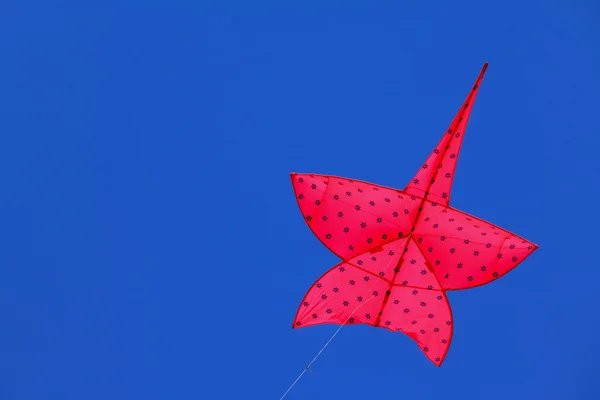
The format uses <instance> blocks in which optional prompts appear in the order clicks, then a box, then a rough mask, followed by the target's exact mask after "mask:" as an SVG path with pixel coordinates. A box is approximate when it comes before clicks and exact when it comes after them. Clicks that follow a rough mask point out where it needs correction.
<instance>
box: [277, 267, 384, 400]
mask: <svg viewBox="0 0 600 400" xmlns="http://www.w3.org/2000/svg"><path fill="white" fill-rule="evenodd" d="M380 278H381V276H379V277H377V279H375V282H373V285H372V286H371V289H369V291H371V290H372V289H373V288H374V287H375V285H376V284H377V281H379V279H380ZM373 298H375V296H374V295H371V296H370V297H369V298H368V299H367V300H366V301H365V302H363V303H361V304H359V305H358V306H357V307H356V308H355V309H354V310H353V311H352V312H351V313H350V315H348V318H346V320H345V321H344V323H343V324H341V325H340V326H339V328H337V330H336V331H335V332H334V333H333V335H331V337H330V338H329V340H328V341H327V342H326V343H325V345H324V346H323V347H322V348H321V350H319V352H318V353H317V355H316V356H314V358H313V359H312V360H311V362H309V363H308V364H306V367H304V369H303V370H302V372H301V373H300V375H298V377H297V378H296V380H295V381H294V382H292V384H291V385H290V387H288V389H287V390H286V391H285V393H284V394H283V396H281V397H280V399H279V400H283V399H284V398H285V396H287V394H288V393H289V392H290V390H292V388H293V387H294V386H296V383H298V381H299V380H300V379H301V378H302V376H304V374H305V373H306V371H308V370H310V367H311V366H312V365H313V364H314V362H315V361H317V358H319V356H320V355H321V353H323V351H325V349H326V348H327V346H329V343H331V341H332V340H333V339H334V338H335V337H336V336H337V334H338V333H340V331H341V330H342V328H343V327H344V326H346V324H347V323H348V321H349V320H350V318H351V317H352V316H353V315H354V313H355V312H356V311H358V309H359V308H361V307H362V306H364V305H365V304H367V303H368V302H369V301H371V300H372V299H373Z"/></svg>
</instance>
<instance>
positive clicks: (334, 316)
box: [291, 67, 537, 366]
mask: <svg viewBox="0 0 600 400" xmlns="http://www.w3.org/2000/svg"><path fill="white" fill-rule="evenodd" d="M484 71H485V67H484V69H483V70H482V73H481V74H480V77H479V78H478V80H477V82H476V84H475V86H474V88H473V90H472V91H471V93H470V94H469V96H468V97H467V100H466V101H465V103H464V104H463V107H462V108H461V110H460V111H459V113H458V114H457V116H456V117H455V119H454V121H453V123H452V125H451V127H450V129H449V130H448V131H449V132H450V133H448V132H447V133H446V134H445V135H444V137H443V138H442V140H441V141H440V143H439V144H438V146H437V147H436V149H435V150H434V152H432V154H431V156H430V157H429V159H428V160H427V162H426V163H425V164H424V165H423V167H422V168H421V169H420V170H419V172H418V173H417V175H416V176H415V178H414V179H413V180H412V181H411V182H410V183H409V185H408V186H407V187H406V189H405V190H396V189H391V188H387V187H384V186H379V185H374V184H371V183H367V182H363V181H357V180H352V179H347V178H340V177H335V176H328V175H318V174H292V175H291V178H292V184H293V188H294V191H295V194H296V199H297V201H298V205H299V207H300V210H301V212H302V215H303V216H304V219H305V221H306V223H307V224H308V226H309V227H310V229H311V230H312V232H313V233H314V234H315V236H317V238H318V239H319V240H320V241H321V242H322V243H323V244H324V245H325V246H326V247H327V248H328V249H329V250H331V251H332V252H333V253H334V254H336V255H337V256H338V257H339V258H340V259H341V261H340V263H339V264H338V265H336V266H334V267H333V268H331V269H330V270H329V271H327V272H326V273H325V274H324V275H323V276H321V277H320V278H319V279H317V281H316V282H315V283H314V284H313V285H312V287H311V288H310V289H309V291H308V292H307V293H306V295H305V297H304V299H303V300H302V302H301V303H300V306H299V308H298V311H297V314H296V317H295V320H294V323H293V326H294V327H296V328H298V327H305V326H310V325H317V324H323V323H334V324H358V323H361V324H368V325H371V326H375V327H381V328H387V329H389V330H392V331H402V332H403V333H405V334H406V335H408V336H409V337H411V338H412V339H414V340H415V341H416V342H417V343H418V345H419V347H420V348H421V350H422V351H423V352H424V353H425V355H426V356H427V357H428V358H429V359H430V360H431V361H432V362H433V363H435V364H436V365H438V366H439V365H441V364H442V362H443V360H444V357H445V356H446V353H447V351H448V348H449V346H450V342H451V340H452V330H453V318H452V310H451V308H450V304H449V302H448V298H447V296H446V291H448V290H459V289H468V288H472V287H476V286H480V285H484V284H486V283H489V282H491V281H493V280H495V279H498V278H499V277H501V276H503V275H505V274H506V273H508V272H509V271H510V270H512V269H513V268H515V267H516V266H517V265H518V264H519V263H521V262H522V261H523V260H524V259H525V258H527V257H528V256H529V255H530V254H531V253H532V252H533V251H535V250H536V249H537V246H536V245H535V244H533V243H531V242H529V241H527V240H525V239H523V238H521V237H519V236H517V235H515V234H513V233H511V232H508V231H506V230H504V229H502V228H499V227H497V226H495V225H493V224H490V223H489V222H486V221H483V220H481V219H479V218H476V217H474V216H471V215H468V214H466V213H464V212H462V211H459V210H457V209H454V208H452V207H450V206H449V204H448V202H449V193H450V189H451V184H452V174H453V172H454V169H455V166H456V160H457V155H458V151H459V148H460V144H461V141H462V136H463V133H464V130H465V129H466V123H467V120H468V116H469V112H470V110H471V107H472V102H473V100H474V98H475V95H476V92H477V88H478V87H479V83H480V81H481V78H482V76H483V72H484ZM440 165H441V166H440Z"/></svg>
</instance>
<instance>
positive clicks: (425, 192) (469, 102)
mask: <svg viewBox="0 0 600 400" xmlns="http://www.w3.org/2000/svg"><path fill="white" fill-rule="evenodd" d="M487 66H488V63H485V64H484V66H483V68H482V70H481V72H480V74H479V77H478V78H477V80H476V83H475V86H474V87H473V90H471V91H470V92H469V95H468V96H467V99H466V100H465V102H464V103H463V107H462V108H461V109H460V111H459V113H458V114H457V115H456V117H455V118H454V120H453V122H452V124H451V127H454V128H456V131H455V132H457V131H458V129H459V127H460V129H461V131H462V132H463V133H464V131H465V130H466V126H467V123H468V119H469V114H470V112H471V108H472V106H473V103H474V100H475V97H476V95H477V92H478V90H477V89H478V88H479V85H480V83H481V81H482V79H483V76H484V74H485V71H486V69H487ZM463 116H464V121H463ZM461 121H462V122H461ZM448 133H450V134H451V135H450V138H451V137H452V136H453V135H452V133H453V132H452V129H450V130H449V131H448ZM445 136H446V135H445ZM445 136H444V138H443V139H442V141H441V142H440V144H439V145H438V148H443V147H442V146H445V150H442V151H441V153H442V154H441V155H440V156H437V155H436V156H434V153H432V154H431V155H430V156H429V158H428V159H427V161H426V164H425V166H424V167H423V169H425V168H426V166H427V163H428V162H430V161H431V162H432V164H431V165H435V164H433V161H435V162H436V163H437V162H440V160H441V159H442V158H443V157H444V154H445V153H446V151H447V150H448V149H449V148H450V144H451V142H450V141H451V140H452V139H446V138H445ZM456 137H458V134H457V136H456ZM461 144H462V137H461V139H460V141H459V142H458V149H457V150H455V151H456V153H457V156H458V154H459V152H460V147H461ZM435 154H438V152H437V148H436V153H435ZM452 156H454V154H452ZM456 158H458V157H456ZM440 168H441V165H440ZM455 168H456V163H454V164H453V165H452V167H451V169H450V170H449V171H450V172H451V173H452V174H451V177H452V179H450V182H449V185H448V187H447V188H444V189H445V190H447V193H446V192H444V193H443V195H441V196H440V194H439V193H438V192H436V190H437V188H435V189H433V190H432V185H433V183H434V181H435V179H434V178H436V177H437V174H438V173H439V172H440V171H439V170H437V169H435V170H434V171H435V172H428V171H425V172H423V170H419V172H417V175H416V176H415V179H414V180H413V182H411V183H409V184H408V185H407V186H406V187H405V189H404V190H402V191H401V192H404V193H405V194H407V195H409V196H410V195H412V196H418V197H422V200H421V202H420V205H419V209H422V207H423V205H424V204H425V202H426V201H428V200H429V201H430V202H437V201H439V202H440V203H441V204H442V205H444V206H445V207H448V208H449V209H451V208H452V207H450V205H449V201H450V191H451V187H452V181H453V180H454V170H455ZM420 174H421V175H420ZM296 175H297V174H295V173H292V174H291V178H292V184H294V177H295V176H296ZM308 175H310V174H308ZM315 175H317V174H315ZM418 177H421V178H426V179H421V181H423V182H429V183H427V185H426V187H425V188H421V187H418V186H419V185H417V184H418V183H419V180H418V179H416V178H418ZM447 177H448V176H447ZM328 178H334V179H335V178H338V179H343V180H346V179H347V178H341V177H334V176H328ZM352 182H360V183H364V184H367V185H369V186H372V187H379V188H384V189H387V190H393V191H397V192H400V191H398V190H397V189H394V188H389V187H385V186H382V185H376V184H372V183H370V182H364V181H360V180H356V179H353V180H352ZM446 182H447V181H446ZM326 183H327V182H326ZM413 183H414V185H413ZM438 186H439V185H438ZM313 189H314V187H313ZM430 191H432V193H430ZM296 201H297V202H298V206H299V207H300V208H301V209H302V205H301V204H300V202H299V198H298V197H297V198H296ZM456 211H458V212H460V213H462V214H463V215H465V216H467V217H472V218H474V219H476V220H479V221H481V222H485V223H487V224H489V226H490V227H493V229H494V228H498V229H500V230H503V229H502V228H500V227H498V226H497V225H495V224H492V223H489V222H487V221H484V220H482V219H481V218H478V217H475V216H472V215H470V214H468V213H465V212H463V211H461V210H456ZM418 220H419V216H417V217H416V219H415V220H414V221H413V222H412V225H411V226H412V227H414V226H415V225H416V224H417V222H418ZM305 222H306V221H305ZM307 225H308V226H309V228H310V229H311V231H313V233H314V234H315V236H317V238H318V239H319V240H320V241H321V243H323V245H325V246H326V247H328V248H329V246H327V244H326V243H325V242H324V241H323V239H322V238H321V237H319V235H318V234H317V232H315V231H314V230H313V227H312V226H311V225H310V224H308V223H307ZM509 233H510V232H509ZM510 234H511V235H512V236H514V237H515V238H519V239H522V240H524V239H523V238H522V237H520V236H519V235H516V234H513V233H510ZM411 235H412V231H411V234H409V235H408V236H409V237H410V236H411ZM528 242H529V243H530V244H531V245H532V246H533V251H531V252H530V253H529V254H527V255H526V256H525V257H522V258H520V259H519V261H518V262H517V263H516V264H514V266H513V267H512V268H510V269H509V270H508V271H507V272H505V273H504V274H506V273H508V272H510V271H512V269H514V268H516V266H518V265H519V264H520V263H522V262H523V261H524V260H525V258H527V257H528V256H529V255H531V253H533V252H534V251H535V250H537V248H538V246H537V245H535V244H533V243H532V242H530V241H528ZM408 243H409V241H408V239H407V241H406V244H405V245H404V247H405V249H406V246H408ZM523 243H525V241H524V242H523ZM330 250H332V249H331V248H330ZM332 252H333V253H334V254H335V251H333V250H332ZM336 255H337V256H338V257H340V258H341V259H342V260H345V258H344V257H342V256H341V255H339V254H336ZM403 256H404V255H402V256H401V258H400V261H398V265H400V263H401V261H402V257H403ZM513 261H514V260H513ZM334 268H336V267H334ZM330 271H331V269H330V270H328V271H326V272H325V273H324V274H323V275H322V276H321V278H319V279H318V280H317V281H315V282H314V283H313V285H312V286H311V288H310V289H309V291H308V292H307V294H308V293H309V292H310V291H311V289H312V288H313V287H314V286H315V285H316V284H317V282H319V281H320V280H321V279H322V278H323V277H324V276H325V275H327V274H328V273H329V272H330ZM379 279H380V276H379V277H378V278H377V279H375V281H374V282H373V284H372V286H371V289H370V290H369V291H367V292H366V293H369V292H370V291H371V290H372V289H373V288H374V287H375V285H376V284H377V282H378V281H379ZM487 283H489V281H488V282H482V283H480V284H476V285H471V286H469V287H468V288H473V287H477V286H482V285H484V284H487ZM441 289H442V290H443V293H445V292H446V291H447V290H457V289H453V288H446V289H443V288H441ZM366 293H365V294H366ZM444 298H445V301H446V303H447V306H448V310H449V313H450V318H451V320H453V316H452V308H451V307H450V304H449V303H448V299H447V296H444ZM372 299H373V296H370V297H368V298H367V300H366V301H364V302H362V303H360V304H359V305H358V306H357V307H355V308H354V310H353V311H352V312H351V313H350V314H349V315H348V317H347V318H346V319H345V320H344V321H343V323H340V322H331V321H323V322H315V323H312V324H310V326H312V325H319V324H325V323H329V324H331V323H336V324H339V325H340V326H339V327H338V328H337V330H336V331H335V332H334V333H333V335H332V336H331V338H330V339H329V340H328V341H327V342H326V343H325V345H324V346H323V347H322V348H321V350H320V351H319V352H318V353H317V354H316V355H315V357H314V358H313V359H312V360H311V361H310V362H309V363H308V364H307V365H306V367H305V368H304V369H303V370H302V372H301V373H300V374H299V375H298V377H297V378H296V380H295V381H294V382H293V383H292V384H291V385H290V386H289V388H288V389H287V390H286V392H285V393H284V394H283V396H282V397H281V398H280V400H282V399H284V398H285V397H286V395H287V394H288V393H289V392H290V390H291V389H292V388H293V387H294V386H295V385H296V383H297V382H298V381H299V380H300V379H301V378H302V376H303V375H304V374H305V373H306V371H310V367H311V366H312V364H313V363H314V362H315V361H316V360H317V358H318V357H319V356H320V355H321V354H322V353H323V351H324V350H325V349H326V348H327V346H328V345H329V344H330V343H331V341H332V340H333V339H334V338H335V337H336V336H337V334H338V333H339V332H340V331H341V329H342V328H343V327H344V326H345V325H346V324H347V323H348V322H349V320H350V319H351V317H352V316H353V315H354V314H355V313H356V311H358V309H359V308H361V307H363V306H364V305H366V304H367V303H368V302H369V301H370V300H372ZM383 307H385V303H384V305H383V306H382V309H383ZM301 308H302V303H301V304H300V306H299V307H298V311H297V312H296V316H295V318H294V321H297V320H298V316H299V313H300V310H301ZM379 315H381V313H379ZM339 321H342V320H341V319H340V320H339ZM298 325H300V324H299V323H298ZM370 325H371V324H370ZM372 326H375V327H383V326H380V325H379V317H378V319H377V321H376V323H375V325H372ZM298 327H301V326H296V324H292V328H298ZM452 330H453V324H452V326H450V336H449V341H448V346H447V347H446V348H445V350H444V352H443V356H442V357H441V361H443V359H444V358H445V356H446V353H447V352H448V350H449V349H450V343H451V341H452ZM401 331H402V330H401ZM403 333H404V332H403ZM423 333H424V332H423ZM409 337H410V336H409ZM413 339H414V338H413ZM432 361H433V359H432ZM436 361H438V359H436ZM437 365H438V366H439V365H441V362H440V363H439V364H437Z"/></svg>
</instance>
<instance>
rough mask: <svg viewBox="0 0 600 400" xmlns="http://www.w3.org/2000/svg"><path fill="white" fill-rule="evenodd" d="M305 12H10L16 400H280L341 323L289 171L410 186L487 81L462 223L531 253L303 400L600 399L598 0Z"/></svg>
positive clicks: (69, 5)
mask: <svg viewBox="0 0 600 400" xmlns="http://www.w3.org/2000/svg"><path fill="white" fill-rule="evenodd" d="M211 3H212V4H211ZM301 3H302V4H300V3H298V2H295V3H294V4H291V3H290V2H281V1H269V2H265V1H243V2H242V1H237V2H233V1H229V2H228V1H220V2H218V1H213V2H208V1H168V2H167V1H161V2H159V1H152V0H151V1H147V0H146V1H114V0H103V1H96V2H88V1H74V0H63V1H29V0H4V1H2V3H1V4H0V46H1V47H0V50H1V51H2V59H1V62H0V76H1V78H0V182H1V185H2V195H1V196H0V272H1V275H0V377H1V378H0V398H2V399H7V400H22V399H27V400H29V399H31V400H41V399H61V400H82V399H85V400H94V399H98V400H106V399H111V400H120V399H123V400H130V399H137V398H140V399H142V398H143V399H147V400H154V399H165V400H166V399H169V400H171V399H202V400H204V399H206V400H209V399H261V400H262V399H265V400H266V399H276V400H277V399H279V397H280V396H281V394H282V393H283V392H284V390H285V389H286V388H287V386H288V385H289V384H290V383H291V381H292V380H293V379H294V378H295V377H296V376H297V374H298V373H299V372H300V371H301V370H302V368H303V366H304V365H305V364H306V363H307V362H308V361H309V360H310V359H311V358H312V357H313V355H314V354H315V352H316V351H317V350H318V349H319V348H321V346H322V345H323V343H324V342H325V341H326V340H327V338H329V336H330V335H331V334H332V333H333V331H334V330H335V328H336V326H333V325H322V326H316V327H310V328H306V329H299V330H292V329H291V322H292V320H293V317H294V314H295V312H296V308H297V306H298V303H299V302H300V300H301V299H302V297H303V295H304V293H305V292H306V290H307V289H308V288H309V287H310V285H311V284H312V283H313V281H314V280H315V279H317V278H318V277H319V276H320V275H321V274H322V273H323V272H324V271H325V270H326V269H328V268H330V267H331V266H332V265H333V264H334V263H335V262H336V258H335V256H333V255H332V254H330V253H329V252H328V250H327V249H326V248H324V247H323V246H322V245H321V243H320V242H319V241H318V240H317V239H316V238H315V237H314V236H313V235H312V233H311V232H310V231H309V229H308V228H307V227H306V226H305V224H304V222H303V220H302V217H301V215H300V212H299V210H298V209H297V205H296V201H295V198H294V194H293V191H292V187H291V184H290V179H289V175H288V174H289V172H292V171H296V172H316V173H323V174H333V175H340V176H345V177H350V178H356V179H362V180H366V181H369V182H373V183H377V184H381V185H386V186H392V187H397V188H403V187H404V185H405V184H406V183H407V181H408V179H410V178H411V177H412V176H413V175H414V173H415V172H416V170H417V169H418V168H419V166H420V165H421V163H422V162H423V161H424V160H425V158H426V157H427V155H428V154H429V152H430V151H431V150H432V148H433V146H435V144H436V143H437V142H438V140H439V138H440V136H441V135H442V134H443V132H444V131H445V130H446V128H447V126H448V125H449V124H450V122H451V119H452V117H453V116H454V115H455V113H456V111H457V109H458V107H460V105H461V103H462V101H463V100H464V98H465V96H466V95H467V93H468V91H469V89H470V87H471V85H472V83H473V82H474V80H475V78H476V77H477V74H478V72H479V70H480V68H481V66H482V64H483V63H484V62H486V61H488V62H489V63H490V66H489V69H488V71H487V74H486V77H485V79H484V82H483V84H482V86H481V90H480V93H479V96H478V98H477V102H476V104H475V107H474V110H473V114H472V117H471V122H470V124H469V128H468V130H467V133H466V137H465V142H464V145H463V151H462V153H461V160H460V162H459V164H458V169H457V171H456V173H457V175H456V179H455V180H454V189H453V197H452V202H451V205H452V206H454V207H457V208H459V209H461V210H464V211H466V212H468V213H470V214H474V215H476V216H478V217H480V218H483V219H486V220H489V221H491V222H493V223H495V224H497V225H499V226H501V227H503V228H506V229H508V230H510V231H513V232H515V233H517V234H519V235H521V236H523V237H525V238H527V239H529V240H531V241H533V242H535V243H537V244H538V245H539V246H540V249H539V250H538V251H537V252H535V253H534V254H533V255H532V256H531V257H529V258H528V259H527V261H526V262H524V263H523V264H521V265H520V266H519V267H518V268H517V269H515V270H514V271H513V272H511V273H510V274H508V275H507V276H505V277H503V278H502V279H500V280H499V281H497V282H494V283H492V284H489V285H486V286H483V287H480V288H477V289H472V290H467V291H461V292H452V293H450V294H449V297H450V301H451V304H452V307H453V312H454V318H455V330H454V338H453V342H452V347H451V348H450V351H449V353H448V356H447V358H446V361H445V363H444V365H443V366H442V367H441V368H437V367H435V366H434V365H432V364H431V362H430V361H428V360H427V359H426V358H425V357H424V355H423V354H422V353H421V351H420V350H419V348H418V347H417V346H416V344H415V343H414V342H412V341H411V340H410V339H409V338H407V337H405V336H404V335H402V334H401V333H396V334H394V333H391V332H389V331H387V330H384V329H375V328H371V327H366V326H352V327H348V328H347V329H344V330H342V332H341V333H340V335H339V336H338V337H337V338H336V340H335V341H334V342H333V343H332V345H331V346H330V347H329V348H328V349H327V351H326V352H325V353H324V354H323V356H322V358H320V359H319V360H318V362H317V363H316V364H315V365H314V368H313V373H312V374H308V375H306V376H305V377H304V378H303V380H302V381H301V382H300V383H299V384H298V385H297V386H296V387H295V388H294V390H293V391H292V392H291V393H290V394H289V396H288V397H287V398H286V400H296V399H311V400H313V399H328V400H329V399H348V400H355V399H361V400H362V399H377V398H384V397H385V398H389V399H447V400H451V399H460V400H467V399H486V400H494V399H502V400H504V399H506V398H510V399H512V400H520V399H528V400H529V399H545V400H553V399H561V400H562V399H577V400H579V399H582V400H584V399H597V398H600V392H599V391H598V385H597V384H595V383H594V380H595V379H597V377H598V373H599V372H600V370H599V368H598V364H597V360H598V357H599V356H600V342H599V340H598V332H599V330H600V313H599V312H598V306H599V301H598V295H597V291H598V287H597V285H598V282H599V281H600V272H599V271H600V269H599V268H598V266H599V265H598V249H599V246H598V226H599V222H600V219H599V216H598V211H597V210H598V206H597V202H596V199H597V198H598V197H599V196H600V156H599V155H598V149H599V147H600V139H599V132H598V110H599V105H600V102H599V100H598V93H599V92H600V79H599V78H598V75H597V71H598V69H599V68H600V51H599V48H598V43H600V24H598V21H599V20H600V8H599V6H598V3H597V2H595V1H592V0H576V1H569V2H567V1H560V2H559V1H552V0H551V1H533V2H522V1H505V2H482V1H462V2H443V1H437V2H410V3H414V4H413V5H409V6H406V5H401V3H407V2H398V1H383V2H374V3H376V4H369V5H365V4H363V5H357V3H358V2H350V3H349V2H342V1H335V2H322V1H319V2H317V1H309V2H301ZM362 3H364V2H362Z"/></svg>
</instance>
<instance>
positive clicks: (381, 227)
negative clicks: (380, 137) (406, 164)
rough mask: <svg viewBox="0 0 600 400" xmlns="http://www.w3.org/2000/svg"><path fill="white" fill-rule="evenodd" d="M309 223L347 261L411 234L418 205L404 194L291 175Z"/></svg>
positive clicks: (335, 179) (330, 178)
mask: <svg viewBox="0 0 600 400" xmlns="http://www.w3.org/2000/svg"><path fill="white" fill-rule="evenodd" d="M291 178H292V184H293V186H294V191H295V192H296V199H297V201H298V206H299V207H300V211H301V212H302V215H303V216H304V220H305V221H306V223H307V224H308V227H309V228H310V229H311V231H312V232H313V233H314V234H315V236H317V238H318V239H319V240H320V241H321V242H322V243H323V244H324V245H325V246H327V248H328V249H329V250H331V251H332V252H333V253H334V254H335V255H337V256H338V257H340V258H341V259H342V260H349V259H350V258H352V257H355V256H357V255H359V254H362V253H365V252H368V251H371V250H374V249H377V248H378V247H380V246H383V245H385V244H387V243H390V242H393V241H397V240H399V239H401V238H403V237H404V236H407V235H408V234H409V233H410V229H411V227H412V226H413V225H414V222H415V220H416V218H417V209H418V207H419V204H418V203H419V202H418V201H417V199H416V198H415V197H412V200H411V196H406V195H404V194H403V193H402V192H401V191H399V190H395V189H390V188H386V187H383V186H377V185H373V184H371V183H367V182H362V181H357V180H352V179H346V178H339V177H335V176H327V175H316V174H291Z"/></svg>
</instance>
